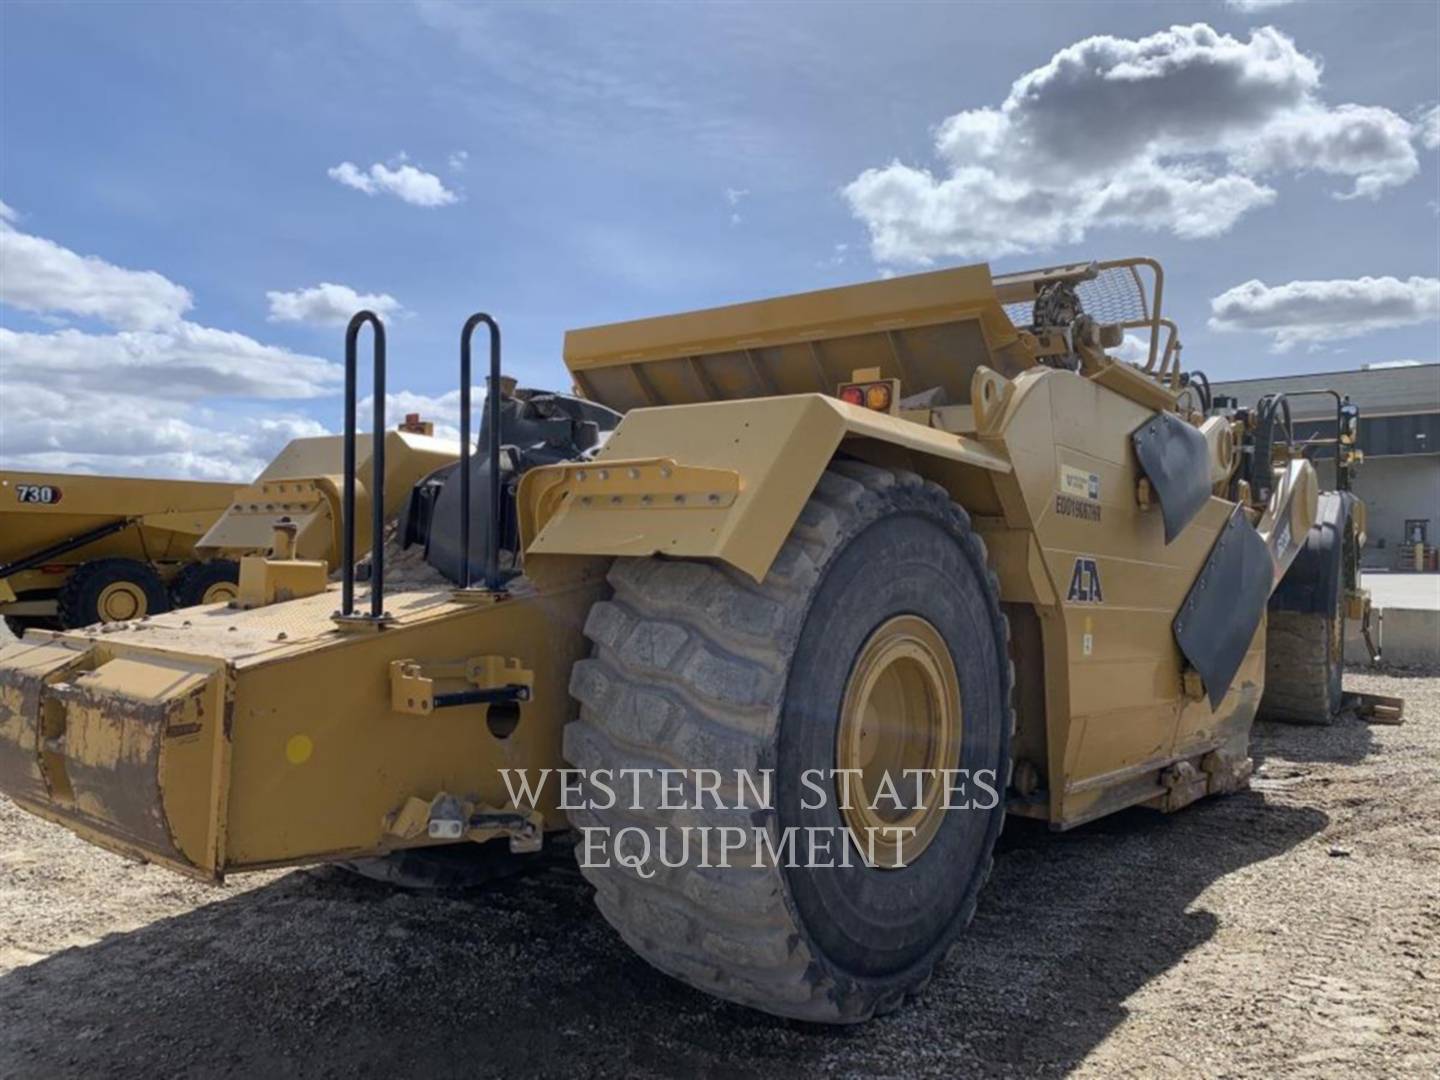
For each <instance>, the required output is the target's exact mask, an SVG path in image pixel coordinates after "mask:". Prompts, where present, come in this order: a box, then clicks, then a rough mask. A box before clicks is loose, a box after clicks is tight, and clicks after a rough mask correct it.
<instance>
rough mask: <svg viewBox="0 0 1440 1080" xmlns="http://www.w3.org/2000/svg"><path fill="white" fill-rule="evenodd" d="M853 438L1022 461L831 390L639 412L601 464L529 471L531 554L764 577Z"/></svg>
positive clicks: (978, 461) (524, 502)
mask: <svg viewBox="0 0 1440 1080" xmlns="http://www.w3.org/2000/svg"><path fill="white" fill-rule="evenodd" d="M847 438H854V439H866V440H873V441H878V442H882V443H887V444H890V445H894V446H899V447H902V448H905V449H907V450H910V451H912V452H914V453H917V454H922V455H930V456H933V457H936V458H942V459H946V460H950V461H954V462H959V463H962V464H965V465H970V466H973V467H976V468H979V469H984V470H987V471H990V472H995V473H1008V472H1010V469H1011V467H1010V462H1009V460H1008V459H1007V458H1006V457H1005V456H1004V455H1003V454H1001V453H999V452H997V451H995V450H994V449H991V448H990V447H989V446H986V445H981V444H980V443H978V442H976V441H974V440H972V439H967V438H965V437H963V436H959V435H954V434H950V433H948V432H943V431H938V430H936V429H933V428H927V427H922V426H921V425H919V424H915V423H912V422H910V421H906V420H901V419H899V418H898V417H894V416H890V415H888V414H883V413H877V412H872V411H870V410H867V409H862V408H859V407H858V406H853V405H848V404H846V403H845V402H842V401H840V400H838V399H836V398H832V397H828V396H826V395H824V394H796V395H788V396H785V397H773V398H758V399H751V400H747V401H733V402H713V403H705V404H698V405H675V406H662V407H658V408H649V409H636V410H632V411H631V412H629V413H627V414H626V416H625V419H624V420H623V421H622V422H621V424H620V427H619V428H618V429H616V431H615V433H614V434H613V435H612V436H611V437H610V439H609V441H608V442H607V443H606V444H605V447H604V449H603V450H602V451H601V453H600V454H599V455H598V456H597V457H596V459H595V460H594V461H590V462H578V463H570V464H565V465H554V466H546V467H542V468H538V469H532V470H531V471H530V472H528V473H527V474H526V475H525V477H524V478H523V479H522V481H521V484H520V492H519V504H520V510H519V513H520V526H521V543H522V546H523V550H524V552H525V557H526V559H527V561H528V560H531V559H537V560H541V561H543V560H545V559H547V558H549V557H552V556H575V555H607V556H614V555H627V556H645V555H653V554H666V555H680V556H685V557H688V558H716V559H721V560H723V561H725V562H727V563H729V564H730V565H732V566H734V567H736V568H737V569H739V570H741V571H743V572H744V573H746V574H749V575H750V576H751V577H752V578H754V579H755V580H756V581H761V580H763V579H764V577H765V574H766V573H767V571H768V570H769V569H770V564H771V563H772V562H773V561H774V559H775V556H776V555H777V554H778V553H779V551H780V546H781V545H782V544H783V543H784V542H785V537H786V536H787V535H789V532H790V529H791V527H792V526H793V525H794V524H795V520H796V518H797V517H798V516H799V514H800V510H801V508H802V507H803V506H804V505H805V500H806V499H808V498H809V496H810V493H811V491H812V490H814V487H815V485H816V483H817V482H818V481H819V479H820V474H821V473H822V472H824V470H825V467H826V465H827V464H829V462H830V459H831V458H832V457H834V455H835V452H836V451H837V450H838V449H840V446H841V443H842V442H843V441H844V440H845V439H847Z"/></svg>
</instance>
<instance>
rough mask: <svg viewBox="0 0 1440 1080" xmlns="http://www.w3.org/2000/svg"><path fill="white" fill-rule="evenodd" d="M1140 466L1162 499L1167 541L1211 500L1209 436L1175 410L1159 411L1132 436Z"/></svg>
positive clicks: (1161, 507)
mask: <svg viewBox="0 0 1440 1080" xmlns="http://www.w3.org/2000/svg"><path fill="white" fill-rule="evenodd" d="M1130 440H1131V442H1133V443H1134V444H1135V456H1136V457H1137V458H1139V459H1140V469H1141V471H1142V472H1144V474H1145V478H1146V479H1147V480H1149V481H1150V487H1151V489H1152V490H1153V491H1154V492H1155V497H1156V498H1157V499H1159V500H1160V516H1161V517H1162V518H1163V519H1164V521H1165V543H1167V544H1168V543H1170V541H1172V540H1174V539H1175V537H1177V536H1179V535H1180V534H1181V533H1182V532H1184V530H1185V526H1186V525H1189V524H1190V522H1191V521H1193V520H1194V518H1195V515H1196V514H1198V513H1199V512H1200V509H1201V507H1203V506H1204V505H1205V503H1206V502H1208V501H1209V499H1210V454H1209V450H1208V449H1207V447H1206V445H1205V436H1204V435H1201V434H1200V431H1199V429H1197V428H1195V427H1192V426H1191V425H1190V424H1187V423H1186V422H1185V421H1184V420H1181V419H1180V418H1179V417H1178V416H1176V415H1175V414H1174V413H1168V412H1162V413H1156V414H1155V415H1154V416H1153V417H1151V418H1150V419H1149V420H1147V421H1146V422H1145V423H1143V424H1141V425H1140V426H1139V427H1138V428H1136V429H1135V431H1134V433H1133V434H1132V435H1131V436H1130Z"/></svg>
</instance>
